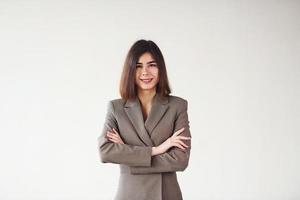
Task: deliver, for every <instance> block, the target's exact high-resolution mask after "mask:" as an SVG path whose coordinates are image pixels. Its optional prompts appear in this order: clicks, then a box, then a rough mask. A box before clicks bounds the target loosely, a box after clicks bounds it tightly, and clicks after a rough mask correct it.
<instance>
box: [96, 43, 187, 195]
mask: <svg viewBox="0 0 300 200" xmlns="http://www.w3.org/2000/svg"><path fill="white" fill-rule="evenodd" d="M170 93H171V90H170V87H169V82H168V77H167V70H166V67H165V62H164V58H163V55H162V53H161V51H160V49H159V48H158V46H157V45H156V44H155V43H154V42H153V41H150V40H148V41H147V40H138V41H136V42H135V43H134V44H133V45H132V47H131V48H130V50H129V52H128V54H127V57H126V60H125V64H124V68H123V72H122V77H121V82H120V94H121V97H122V98H120V99H114V100H111V101H109V102H108V106H107V113H106V118H105V124H104V128H103V130H102V134H101V135H100V136H99V137H98V149H99V153H100V159H101V162H103V163H117V164H119V165H120V177H119V185H118V190H117V194H116V195H115V200H180V199H182V193H181V190H180V187H179V184H178V182H177V176H176V172H177V171H184V170H185V169H186V167H187V166H188V161H189V156H190V149H191V141H190V139H191V134H190V130H189V120H188V113H187V100H185V99H183V98H180V97H177V96H173V95H170Z"/></svg>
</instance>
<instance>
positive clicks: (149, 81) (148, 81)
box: [140, 78, 153, 83]
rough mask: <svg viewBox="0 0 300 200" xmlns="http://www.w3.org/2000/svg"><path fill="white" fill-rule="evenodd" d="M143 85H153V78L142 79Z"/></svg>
mask: <svg viewBox="0 0 300 200" xmlns="http://www.w3.org/2000/svg"><path fill="white" fill-rule="evenodd" d="M140 80H141V81H142V82H143V83H151V82H152V80H153V78H144V79H140Z"/></svg>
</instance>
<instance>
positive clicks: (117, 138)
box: [109, 135, 120, 140]
mask: <svg viewBox="0 0 300 200" xmlns="http://www.w3.org/2000/svg"><path fill="white" fill-rule="evenodd" d="M109 137H111V138H114V139H116V140H119V139H120V138H119V137H118V136H117V135H109Z"/></svg>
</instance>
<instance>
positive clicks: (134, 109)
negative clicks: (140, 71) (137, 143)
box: [124, 94, 168, 146]
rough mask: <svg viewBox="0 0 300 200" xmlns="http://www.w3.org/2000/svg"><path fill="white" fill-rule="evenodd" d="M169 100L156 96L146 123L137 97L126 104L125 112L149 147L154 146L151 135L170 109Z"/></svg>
mask: <svg viewBox="0 0 300 200" xmlns="http://www.w3.org/2000/svg"><path fill="white" fill-rule="evenodd" d="M167 103H168V98H167V97H159V96H158V95H157V94H156V95H155V96H154V99H153V102H152V107H151V110H150V113H149V115H148V117H147V119H146V121H145V122H144V118H143V113H142V105H141V103H140V101H139V99H138V97H137V96H136V98H135V99H133V100H127V101H126V103H125V104H124V110H125V112H126V114H127V116H128V118H129V119H130V121H131V123H132V125H133V126H134V128H135V129H136V131H137V133H138V135H139V137H140V138H141V140H142V141H143V142H144V144H146V145H147V146H154V144H153V141H152V140H151V137H150V135H151V133H152V130H153V129H154V128H155V126H156V125H157V124H158V122H159V121H160V119H161V118H162V116H163V115H164V113H165V112H166V110H167V108H168V104H167Z"/></svg>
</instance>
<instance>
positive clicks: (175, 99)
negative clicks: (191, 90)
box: [169, 95, 188, 106]
mask: <svg viewBox="0 0 300 200" xmlns="http://www.w3.org/2000/svg"><path fill="white" fill-rule="evenodd" d="M169 103H170V104H171V105H176V106H184V105H187V104H188V101H187V99H185V98H183V97H179V96H175V95H169Z"/></svg>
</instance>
